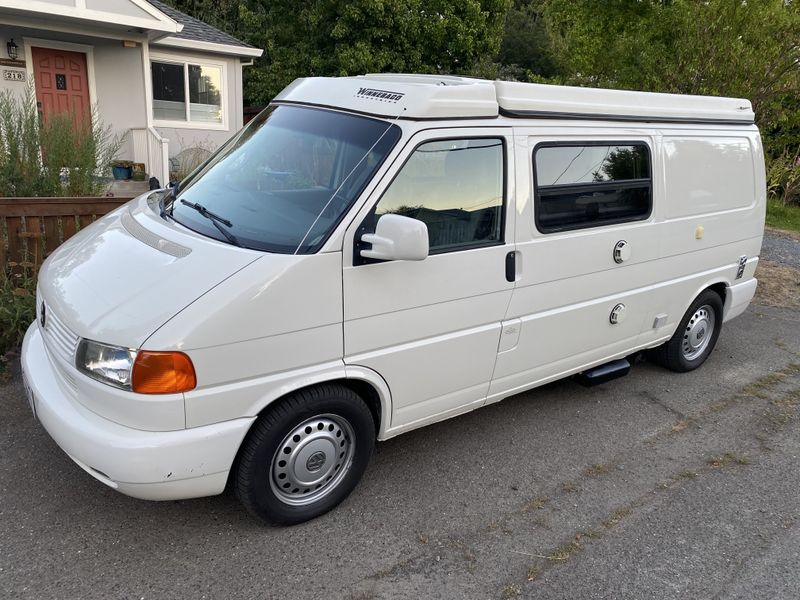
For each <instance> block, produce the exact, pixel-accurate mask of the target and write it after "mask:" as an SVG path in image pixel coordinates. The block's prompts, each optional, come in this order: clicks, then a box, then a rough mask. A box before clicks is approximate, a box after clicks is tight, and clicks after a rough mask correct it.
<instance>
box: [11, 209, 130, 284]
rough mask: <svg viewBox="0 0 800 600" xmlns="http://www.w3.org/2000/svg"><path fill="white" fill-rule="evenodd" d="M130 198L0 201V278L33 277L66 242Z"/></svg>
mask: <svg viewBox="0 0 800 600" xmlns="http://www.w3.org/2000/svg"><path fill="white" fill-rule="evenodd" d="M130 199H131V198H119V197H114V198H0V275H2V274H3V273H8V272H9V271H11V272H23V271H25V272H27V273H29V274H35V272H36V271H37V270H38V269H39V266H40V265H41V264H42V262H43V261H44V259H45V258H47V256H48V255H49V254H50V253H51V252H52V251H53V250H55V249H56V248H58V246H59V245H61V244H62V243H63V242H64V241H65V240H66V239H68V238H69V237H71V236H73V235H75V233H77V232H78V231H80V230H81V229H83V228H84V227H86V226H87V225H90V224H91V223H92V222H93V221H94V220H95V219H97V218H98V217H101V216H103V215H104V214H106V213H108V212H111V211H112V210H114V209H115V208H117V207H118V206H121V205H122V204H124V203H126V202H128V201H129V200H130Z"/></svg>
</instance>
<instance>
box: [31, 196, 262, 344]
mask: <svg viewBox="0 0 800 600" xmlns="http://www.w3.org/2000/svg"><path fill="white" fill-rule="evenodd" d="M159 195H160V194H155V195H154V194H150V195H145V196H141V197H139V198H137V199H135V200H132V201H131V202H129V203H128V204H126V205H124V206H122V207H120V208H118V209H117V210H115V211H114V212H112V213H109V214H108V215H106V216H105V217H103V218H102V219H99V220H97V221H96V222H95V223H93V224H92V225H90V226H88V227H86V228H85V229H83V230H81V231H80V232H79V233H78V234H76V235H75V236H73V237H71V238H70V239H69V240H67V241H66V242H65V243H64V244H63V245H61V246H60V247H59V248H58V249H57V250H56V251H55V252H54V253H53V254H52V255H51V256H50V257H49V258H48V259H47V260H46V261H45V263H44V265H42V269H41V270H40V272H39V294H40V295H41V296H42V298H43V299H44V301H45V302H46V303H47V309H48V310H49V311H52V313H54V314H55V315H56V316H57V317H58V319H59V320H60V321H61V322H62V323H63V325H66V326H67V327H68V328H69V329H70V330H71V331H72V332H73V333H75V334H76V335H79V336H81V337H85V338H89V339H92V340H96V341H99V342H102V343H106V344H114V345H118V346H124V347H128V348H139V347H141V345H142V344H143V343H144V341H145V340H146V339H147V338H148V337H149V336H150V335H151V334H152V333H153V332H154V331H156V330H157V329H158V328H159V327H161V325H163V324H164V323H165V322H166V321H168V320H169V319H170V318H171V317H172V316H173V315H175V314H176V313H178V312H180V311H181V310H183V309H184V308H185V307H187V306H188V305H190V304H191V303H192V302H194V301H195V300H196V299H197V298H199V297H200V296H202V295H203V294H205V293H206V292H207V291H208V290H210V289H211V288H213V287H214V286H216V285H218V284H219V283H220V282H222V281H224V280H225V279H226V278H228V277H230V276H231V275H232V274H234V273H236V272H237V271H239V270H240V269H242V268H244V267H246V266H247V265H248V264H250V263H252V262H253V261H255V260H258V259H259V258H260V257H262V256H263V254H262V253H260V252H256V251H253V250H248V249H244V248H238V247H236V246H231V245H228V244H224V243H222V242H218V241H216V240H212V239H210V238H206V237H203V236H201V235H199V234H197V233H194V232H192V231H190V230H188V229H186V228H184V227H183V226H181V225H179V224H177V223H175V222H172V221H166V220H164V219H162V218H161V217H160V215H159V214H158V204H157V198H158V197H159Z"/></svg>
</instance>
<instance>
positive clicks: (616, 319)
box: [608, 303, 626, 325]
mask: <svg viewBox="0 0 800 600" xmlns="http://www.w3.org/2000/svg"><path fill="white" fill-rule="evenodd" d="M625 313H626V308H625V305H624V304H622V303H620V304H617V305H616V306H615V307H614V308H613V309H611V316H610V317H609V318H608V320H609V321H610V322H611V324H612V325H616V324H617V323H622V322H623V321H624V320H625Z"/></svg>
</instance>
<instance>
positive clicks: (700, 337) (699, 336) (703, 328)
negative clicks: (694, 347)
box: [697, 327, 706, 340]
mask: <svg viewBox="0 0 800 600" xmlns="http://www.w3.org/2000/svg"><path fill="white" fill-rule="evenodd" d="M705 334H706V328H705V327H701V328H700V331H698V332H697V339H698V340H702V339H703V336H704V335H705Z"/></svg>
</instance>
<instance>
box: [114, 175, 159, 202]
mask: <svg viewBox="0 0 800 600" xmlns="http://www.w3.org/2000/svg"><path fill="white" fill-rule="evenodd" d="M149 190H150V184H149V183H148V182H147V181H133V180H132V179H129V180H127V181H117V180H114V181H113V182H112V183H111V185H110V186H109V188H108V190H107V191H106V195H107V196H114V197H118V198H135V197H136V196H139V195H141V194H144V193H145V192H147V191H149Z"/></svg>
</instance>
